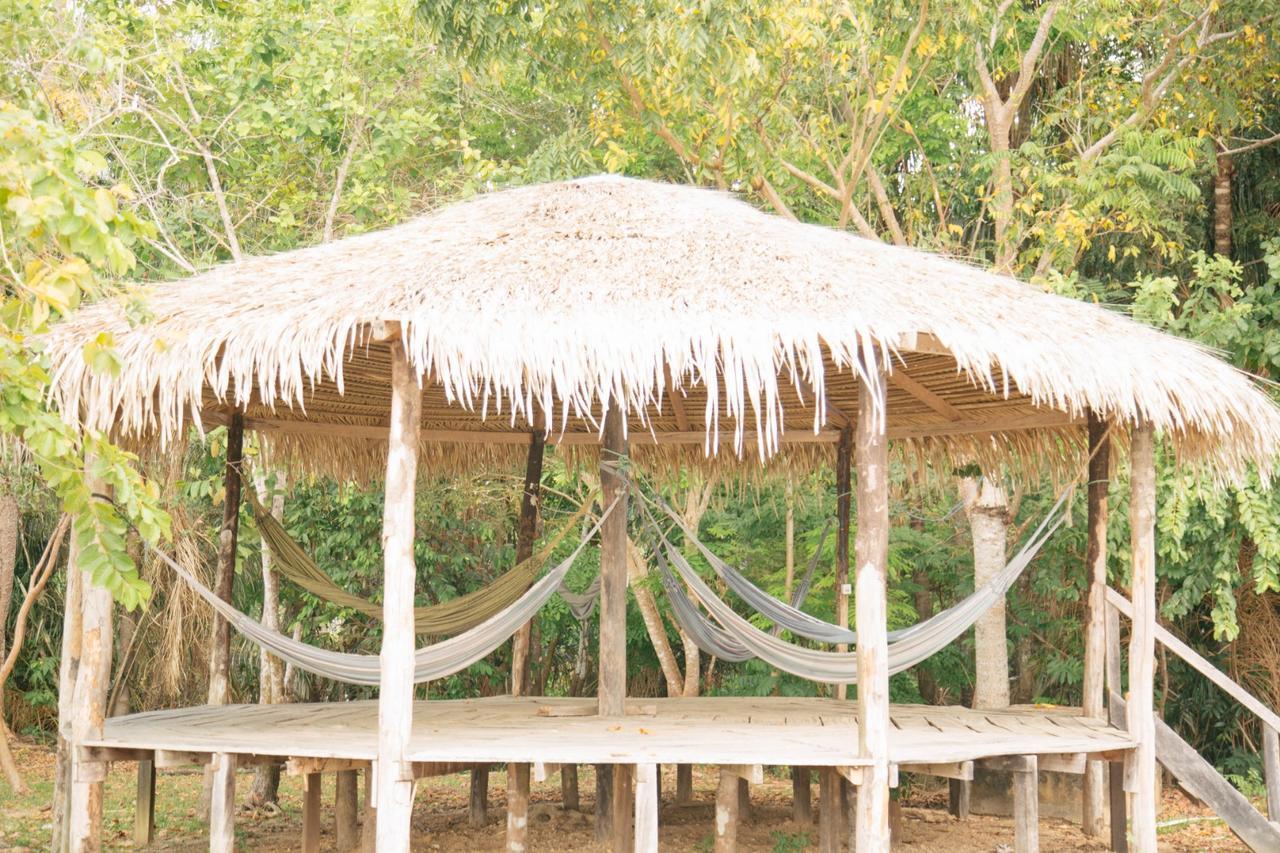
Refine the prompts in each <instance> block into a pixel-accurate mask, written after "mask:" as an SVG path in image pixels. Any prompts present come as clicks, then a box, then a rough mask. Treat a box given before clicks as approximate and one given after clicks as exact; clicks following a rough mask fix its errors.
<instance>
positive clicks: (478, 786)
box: [467, 764, 489, 827]
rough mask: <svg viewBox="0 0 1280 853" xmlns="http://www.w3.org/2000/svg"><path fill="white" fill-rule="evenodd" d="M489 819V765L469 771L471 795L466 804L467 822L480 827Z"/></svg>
mask: <svg viewBox="0 0 1280 853" xmlns="http://www.w3.org/2000/svg"><path fill="white" fill-rule="evenodd" d="M488 819H489V766H488V765H487V764H486V765H485V766H484V767H477V768H476V769H474V770H472V771H471V795H470V797H469V801H468V806H467V822H468V823H470V824H471V825H472V826H475V827H481V826H484V825H485V822H486V821H488Z"/></svg>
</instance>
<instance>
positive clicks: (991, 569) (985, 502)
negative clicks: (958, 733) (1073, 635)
mask: <svg viewBox="0 0 1280 853" xmlns="http://www.w3.org/2000/svg"><path fill="white" fill-rule="evenodd" d="M960 485H961V493H962V495H963V497H964V504H965V510H966V513H967V514H968V517H969V529H970V530H971V531H972V534H973V573H974V580H973V582H974V585H975V586H981V585H982V584H984V583H986V582H987V581H988V580H990V579H991V578H992V577H993V576H994V575H996V574H999V572H1000V571H1001V570H1002V569H1004V565H1005V557H1006V553H1005V549H1006V547H1007V539H1008V520H1007V517H1006V514H1007V513H1008V511H1009V502H1008V499H1007V498H1006V497H1005V493H1004V490H1003V489H1002V488H1000V486H999V485H998V484H997V483H995V482H994V481H993V480H992V479H990V478H989V477H981V478H973V477H966V478H965V479H963V480H962V481H961V484H960ZM973 647H974V656H975V667H974V669H975V683H974V690H973V706H974V707H975V708H1007V707H1008V706H1009V646H1008V639H1007V633H1006V627H1005V603H1004V601H1000V602H997V603H996V605H995V606H994V607H992V608H991V609H990V610H988V611H987V612H986V613H985V614H984V615H983V616H982V618H980V619H979V620H978V622H977V624H975V625H974V630H973Z"/></svg>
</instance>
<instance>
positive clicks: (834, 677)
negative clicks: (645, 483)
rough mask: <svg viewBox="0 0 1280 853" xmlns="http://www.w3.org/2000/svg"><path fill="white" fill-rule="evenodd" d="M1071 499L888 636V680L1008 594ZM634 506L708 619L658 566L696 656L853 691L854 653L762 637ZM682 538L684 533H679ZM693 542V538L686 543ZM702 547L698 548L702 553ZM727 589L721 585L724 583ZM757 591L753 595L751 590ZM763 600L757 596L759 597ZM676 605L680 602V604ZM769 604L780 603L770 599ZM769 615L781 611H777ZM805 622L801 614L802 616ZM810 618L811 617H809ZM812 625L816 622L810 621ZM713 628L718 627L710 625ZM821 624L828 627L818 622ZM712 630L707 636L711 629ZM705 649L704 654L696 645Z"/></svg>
mask: <svg viewBox="0 0 1280 853" xmlns="http://www.w3.org/2000/svg"><path fill="white" fill-rule="evenodd" d="M1070 495H1071V488H1070V487H1069V488H1068V489H1067V490H1065V491H1064V492H1063V493H1062V495H1061V496H1060V497H1059V498H1058V500H1057V502H1056V503H1054V505H1053V506H1052V508H1051V509H1050V510H1049V512H1048V513H1047V514H1046V516H1045V518H1044V519H1043V520H1042V521H1041V522H1040V525H1039V526H1038V527H1037V528H1036V530H1035V531H1034V532H1033V533H1032V534H1031V536H1030V537H1028V539H1027V542H1026V544H1025V545H1023V547H1022V549H1021V550H1020V551H1019V552H1018V553H1017V554H1016V555H1015V556H1014V557H1013V558H1012V559H1011V560H1009V562H1008V563H1007V564H1006V565H1005V568H1004V569H1003V570H1001V571H1000V572H999V573H998V574H997V575H995V576H994V577H992V578H991V579H990V580H989V581H987V582H986V583H985V584H983V585H982V586H981V587H979V588H977V589H975V590H974V591H973V592H972V593H970V594H969V595H968V596H966V597H965V598H964V599H962V600H961V601H959V602H958V603H956V604H954V605H952V606H951V607H949V608H947V609H946V610H943V611H942V612H940V613H938V614H936V615H934V616H933V617H931V618H929V619H926V620H925V621H923V622H919V623H917V624H915V625H913V626H911V627H910V628H905V629H902V630H898V631H890V632H889V673H890V674H891V675H892V674H895V673H898V672H902V671H904V670H907V669H910V668H911V667H913V666H915V665H916V664H918V663H920V662H922V661H924V660H926V659H927V658H929V657H931V656H933V655H934V654H937V653H938V652H940V651H941V650H942V649H944V648H946V647H947V646H948V645H950V644H951V643H952V642H954V641H955V640H956V639H957V638H958V637H959V636H960V635H961V634H963V633H964V632H965V631H967V630H968V629H969V628H970V627H972V625H973V624H974V623H975V622H976V621H977V620H978V619H979V618H980V617H981V616H982V615H983V614H984V613H986V612H987V611H988V610H989V609H991V607H993V606H994V605H995V604H996V603H997V602H998V601H1000V600H1001V599H1003V598H1004V596H1005V595H1006V594H1007V593H1008V591H1009V589H1010V588H1011V587H1012V586H1013V584H1014V583H1015V582H1016V581H1017V579H1018V577H1019V576H1020V575H1021V574H1022V572H1023V571H1024V570H1025V569H1026V568H1027V566H1029V565H1030V564H1031V562H1032V560H1033V559H1034V558H1035V556H1036V555H1037V554H1038V553H1039V552H1040V549H1041V548H1042V547H1043V546H1044V544H1045V542H1047V541H1048V540H1049V539H1050V538H1051V537H1052V536H1053V534H1054V533H1056V532H1057V530H1058V528H1059V527H1061V526H1062V524H1063V522H1064V521H1065V513H1064V511H1063V508H1064V506H1065V504H1066V501H1067V499H1068V498H1069V497H1070ZM641 501H642V505H643V509H644V516H645V518H646V520H647V522H648V525H649V527H650V528H651V530H652V532H653V534H654V535H655V536H656V537H657V541H658V547H659V549H660V552H665V554H666V557H667V559H668V560H669V561H670V563H671V565H673V566H674V567H675V569H676V572H677V573H678V574H679V577H680V579H681V580H683V581H684V583H685V584H687V585H688V588H689V589H690V590H691V591H692V593H693V597H694V598H696V599H697V601H698V603H700V604H701V605H702V606H703V608H705V609H706V610H707V612H708V613H710V615H711V618H712V619H714V620H715V621H714V623H713V622H712V621H711V620H709V619H708V618H707V617H706V616H704V615H703V614H702V613H701V612H700V611H699V610H698V609H697V607H696V606H694V603H693V601H691V600H690V599H689V597H688V594H687V593H686V592H685V590H684V587H683V586H682V585H681V584H679V583H678V582H676V579H675V578H674V577H671V571H670V569H669V568H668V567H667V566H666V565H665V561H663V562H659V568H661V569H662V570H663V572H664V579H663V580H664V586H665V587H666V589H667V593H668V595H669V596H670V597H671V601H672V611H673V612H674V614H675V616H676V619H677V621H679V622H680V624H681V627H682V628H684V629H685V630H686V632H687V633H688V634H689V636H690V637H691V638H692V639H694V641H695V643H698V646H699V648H700V649H702V650H703V651H704V652H706V653H707V654H713V655H720V654H727V655H728V656H727V657H726V659H727V660H734V659H742V658H741V655H743V654H744V653H745V654H748V656H750V657H757V658H759V659H761V660H763V661H765V662H766V663H768V664H770V665H772V666H775V667H777V668H778V669H780V670H782V671H784V672H788V673H791V674H792V675H797V676H799V677H801V678H805V679H808V680H810V681H820V682H824V683H829V684H854V683H856V682H857V678H858V675H857V653H856V652H854V651H851V652H829V651H823V650H819V649H807V648H804V647H801V646H798V645H796V644H794V643H791V642H787V641H786V640H782V639H779V638H778V637H776V636H774V635H773V634H771V633H770V632H768V631H762V630H761V629H759V628H757V627H756V626H755V625H753V624H751V622H750V621H748V620H747V619H745V618H744V617H742V616H740V615H738V613H737V612H736V611H734V609H733V608H732V607H730V606H729V605H728V604H726V603H725V602H724V600H723V599H721V598H720V597H719V596H717V595H716V594H715V592H713V591H712V589H711V587H709V586H708V585H707V584H706V582H705V581H703V580H702V578H701V577H700V576H699V575H698V573H697V570H696V569H694V568H693V566H692V565H691V564H690V563H689V561H688V560H687V559H686V558H685V557H684V555H683V554H681V553H680V551H679V549H678V548H676V547H675V545H673V544H672V543H671V541H670V540H669V539H667V538H666V537H665V536H663V535H662V532H661V530H660V529H659V528H658V525H657V523H656V521H655V520H654V518H653V515H652V514H651V513H650V512H649V506H650V505H654V504H653V502H651V501H649V500H648V498H647V497H645V496H644V495H643V494H642V495H641ZM686 534H687V531H686ZM691 541H694V542H696V541H697V540H696V537H692V536H691ZM704 548H705V546H701V545H699V550H700V551H702V550H703V549H704ZM726 582H727V581H726ZM756 589H757V590H758V588H756ZM762 594H765V593H762ZM680 599H683V601H680ZM774 602H775V603H776V604H777V605H782V602H780V601H777V599H774ZM772 612H782V611H780V610H779V609H778V608H777V607H774V608H772ZM806 615H807V614H806ZM809 618H810V619H812V617H809ZM815 621H820V620H815ZM716 623H718V624H716ZM824 624H829V623H824ZM713 629H714V630H713ZM849 633H850V635H851V637H852V639H851V640H850V641H849V642H850V644H851V645H855V644H856V642H857V634H856V633H855V632H849ZM703 642H705V643H706V644H707V645H706V646H705V647H704V646H703V645H702V643H703Z"/></svg>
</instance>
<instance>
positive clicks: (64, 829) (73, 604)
mask: <svg viewBox="0 0 1280 853" xmlns="http://www.w3.org/2000/svg"><path fill="white" fill-rule="evenodd" d="M79 554H80V546H79V545H78V544H77V542H76V536H75V535H74V533H73V534H72V536H71V546H70V549H69V551H68V554H67V585H66V590H65V591H64V597H63V607H62V659H61V662H60V663H59V666H58V754H57V764H56V769H55V776H54V783H53V845H52V846H53V849H54V850H55V851H65V850H67V845H68V841H69V839H68V837H67V835H68V832H69V831H70V822H69V817H70V805H71V718H72V715H73V711H74V708H75V688H76V676H77V673H78V671H79V669H80V626H81V615H82V614H81V607H82V601H81V597H82V590H81V586H82V585H83V583H84V573H83V572H81V571H79V570H78V569H76V568H75V567H76V565H77V564H78V562H79Z"/></svg>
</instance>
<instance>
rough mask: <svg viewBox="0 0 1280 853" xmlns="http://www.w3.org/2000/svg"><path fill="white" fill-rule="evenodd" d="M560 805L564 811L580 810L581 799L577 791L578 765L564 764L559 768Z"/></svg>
mask: <svg viewBox="0 0 1280 853" xmlns="http://www.w3.org/2000/svg"><path fill="white" fill-rule="evenodd" d="M560 807H561V808H563V809H564V810H565V811H575V812H576V811H580V810H581V809H582V799H581V796H580V795H579V793H578V765H576V764H566V765H565V766H563V767H561V768H560Z"/></svg>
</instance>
